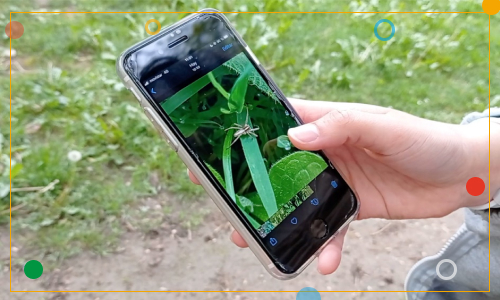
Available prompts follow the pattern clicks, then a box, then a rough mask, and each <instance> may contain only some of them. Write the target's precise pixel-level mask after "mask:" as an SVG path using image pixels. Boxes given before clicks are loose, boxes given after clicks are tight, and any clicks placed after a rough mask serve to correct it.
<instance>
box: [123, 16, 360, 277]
mask: <svg viewBox="0 0 500 300" xmlns="http://www.w3.org/2000/svg"><path fill="white" fill-rule="evenodd" d="M251 57H252V56H251V55H250V54H249V53H248V52H247V51H246V49H245V46H244V45H243V44H242V42H240V40H239V39H238V38H237V37H236V36H235V34H234V32H233V31H232V29H231V28H230V27H229V26H228V24H227V23H226V22H225V21H223V20H222V19H221V18H220V16H217V15H214V14H209V15H201V16H200V17H198V18H195V19H193V20H191V21H190V22H188V23H186V24H183V25H182V26H180V27H179V28H177V29H175V28H174V29H173V30H171V31H170V32H167V33H164V34H163V36H162V37H160V38H158V39H157V40H155V41H154V42H152V43H150V44H148V45H145V46H142V47H141V48H139V49H137V50H136V51H134V52H132V53H131V54H130V55H129V58H128V60H127V64H128V66H129V72H130V73H131V75H133V77H134V78H135V79H136V80H137V82H138V83H140V85H141V86H142V88H143V91H145V92H147V93H148V95H149V96H150V98H151V99H152V100H153V101H154V103H155V104H157V108H158V109H159V110H160V111H161V113H162V115H163V116H164V117H166V119H167V121H168V123H169V125H170V126H171V127H172V128H173V130H174V131H175V132H176V134H177V135H178V137H179V139H180V140H182V141H183V144H184V145H185V146H186V147H188V149H189V151H190V152H191V153H192V155H193V157H194V158H195V159H196V160H197V161H198V162H199V164H200V166H201V167H202V169H203V170H205V172H206V173H207V174H206V175H207V176H208V177H210V178H211V180H212V182H213V183H214V184H216V185H217V186H218V187H219V189H220V190H221V191H222V192H223V194H224V197H225V198H226V199H227V201H228V202H230V203H231V205H232V206H233V207H234V209H235V211H236V212H237V213H238V215H239V216H240V217H241V218H243V219H244V221H245V224H247V226H248V227H249V229H250V230H251V231H252V232H253V233H254V235H255V236H256V237H257V238H258V239H259V240H260V241H261V243H262V245H263V246H264V248H265V249H267V252H268V254H269V255H270V257H271V258H272V259H273V261H274V262H275V264H276V265H277V266H278V267H279V268H280V269H281V271H283V272H287V273H291V272H295V271H296V270H297V268H299V267H300V266H301V264H303V263H304V261H305V260H307V259H308V258H309V257H310V256H311V255H313V254H314V253H315V251H316V250H317V249H318V248H319V247H320V246H321V245H322V244H323V243H324V241H325V239H326V238H328V237H330V236H331V235H333V234H334V233H335V231H336V230H338V228H339V227H340V226H341V225H342V224H343V223H344V222H345V220H346V219H347V218H348V217H350V216H351V215H352V214H353V213H354V211H355V209H356V203H357V202H356V201H355V199H354V196H353V194H352V192H351V190H350V189H349V187H348V186H347V184H346V183H345V181H344V180H343V179H342V178H341V177H340V175H339V173H338V172H337V171H336V170H335V169H334V168H333V167H332V166H331V165H330V164H329V162H328V160H326V159H325V157H324V156H323V155H322V154H321V153H315V152H310V151H303V150H300V149H297V148H295V147H294V145H293V144H292V143H291V142H290V140H289V139H288V136H287V131H288V129H290V128H292V127H296V126H298V125H299V119H298V117H297V116H296V115H295V112H294V111H293V109H291V108H290V107H288V106H287V105H286V102H285V101H286V99H284V96H283V95H282V94H281V93H280V92H278V91H277V89H276V88H275V85H274V84H273V83H272V82H271V80H270V78H268V77H267V76H266V75H265V74H264V73H263V70H262V69H261V67H260V66H259V65H258V63H257V62H255V61H254V60H252V58H251ZM172 125H173V126H172Z"/></svg>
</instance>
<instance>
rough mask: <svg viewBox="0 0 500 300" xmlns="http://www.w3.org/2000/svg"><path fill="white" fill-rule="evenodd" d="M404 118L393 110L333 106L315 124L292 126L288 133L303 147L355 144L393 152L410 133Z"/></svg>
mask: <svg viewBox="0 0 500 300" xmlns="http://www.w3.org/2000/svg"><path fill="white" fill-rule="evenodd" d="M403 121H404V120H402V119H401V118H397V117H395V116H394V115H393V114H391V113H384V114H377V113H370V112H364V111H360V110H354V109H344V110H340V109H333V110H331V111H330V112H328V113H327V114H326V115H324V116H323V117H321V118H320V119H318V120H316V121H314V122H312V123H308V124H305V125H301V126H299V127H295V128H291V129H289V130H288V135H289V137H290V140H291V141H292V142H293V144H294V145H295V146H296V147H297V148H300V149H303V150H311V151H314V150H321V149H327V148H334V147H339V146H342V145H352V146H356V147H360V148H367V149H369V150H370V151H372V152H375V153H379V154H389V153H387V152H388V150H389V147H390V149H391V150H390V151H391V152H393V153H394V152H395V151H398V149H395V148H399V147H398V145H397V144H396V143H397V142H400V141H402V140H401V138H403V137H404V136H407V134H408V127H407V126H405V124H404V123H403ZM399 146H402V145H399Z"/></svg>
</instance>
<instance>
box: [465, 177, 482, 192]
mask: <svg viewBox="0 0 500 300" xmlns="http://www.w3.org/2000/svg"><path fill="white" fill-rule="evenodd" d="M466 188H467V193H469V194H470V195H472V196H479V195H481V194H482V193H483V192H484V188H485V185H484V181H483V180H482V179H481V178H479V177H472V178H471V179H469V180H468V181H467V185H466Z"/></svg>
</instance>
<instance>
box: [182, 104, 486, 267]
mask: <svg viewBox="0 0 500 300" xmlns="http://www.w3.org/2000/svg"><path fill="white" fill-rule="evenodd" d="M290 102H291V103H292V105H293V106H294V108H295V110H296V111H297V113H298V114H299V115H300V117H301V118H302V120H303V121H304V122H305V123H307V124H306V125H303V126H299V127H296V128H293V129H290V130H289V132H288V134H289V137H290V140H291V141H292V143H293V144H294V145H295V146H296V147H297V148H299V149H302V150H322V151H323V152H324V153H325V154H326V156H327V157H328V158H329V159H330V160H331V161H332V162H333V163H334V164H335V166H336V168H337V169H338V170H339V172H340V173H341V174H342V176H343V178H344V179H345V180H346V181H347V182H348V183H349V185H350V186H351V188H352V189H353V190H354V191H355V192H356V194H357V196H358V198H359V201H360V202H361V206H360V212H359V219H366V218H386V219H412V218H430V217H441V216H444V215H447V214H449V213H451V212H452V211H454V210H456V209H458V208H460V207H464V206H475V205H480V204H484V203H487V201H488V198H487V193H483V195H481V196H479V197H471V196H470V195H468V193H467V191H466V188H465V186H466V182H467V180H468V179H469V178H471V177H474V176H477V177H481V178H483V179H486V178H488V174H487V171H488V168H487V162H488V161H487V160H486V161H485V160H484V158H486V159H487V157H488V156H487V155H488V150H487V149H488V148H487V147H484V141H485V139H484V132H487V131H485V130H481V131H479V130H478V128H477V127H478V126H479V125H477V126H476V125H470V126H458V125H451V124H445V123H440V122H435V121H430V120H426V119H422V118H418V117H415V116H412V115H410V114H406V113H403V112H401V111H397V110H393V109H388V108H383V107H378V106H372V105H364V104H353V103H334V102H318V101H304V100H296V99H290ZM483 127H484V126H483ZM483 131H484V132H483ZM479 133H480V134H479ZM486 137H487V134H486ZM486 141H487V139H486ZM485 151H486V153H485ZM485 162H486V165H485V164H484V163H485ZM485 172H486V173H485ZM190 177H191V179H192V180H193V181H194V182H197V180H196V178H194V176H193V175H192V174H190ZM231 239H232V241H233V242H234V243H235V244H236V245H238V246H240V247H245V246H247V244H246V242H245V241H244V240H243V238H242V237H241V236H240V235H239V234H238V233H237V232H233V234H232V235H231ZM343 239H344V234H339V235H338V236H337V237H336V238H335V239H334V240H333V241H332V242H331V243H330V244H329V245H327V246H326V247H325V248H324V250H323V251H322V253H321V254H320V256H319V259H318V270H319V271H320V273H322V274H329V273H332V272H334V271H335V270H336V268H337V267H338V265H339V263H340V255H341V249H342V243H343Z"/></svg>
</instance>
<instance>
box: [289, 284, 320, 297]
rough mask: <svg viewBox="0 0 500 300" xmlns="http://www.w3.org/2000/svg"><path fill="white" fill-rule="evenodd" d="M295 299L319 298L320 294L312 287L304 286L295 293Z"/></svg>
mask: <svg viewBox="0 0 500 300" xmlns="http://www.w3.org/2000/svg"><path fill="white" fill-rule="evenodd" d="M295 300H321V295H320V294H319V292H318V291H317V290H316V289H313V288H312V287H305V288H303V289H301V290H300V291H299V292H298V293H297V298H295Z"/></svg>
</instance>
